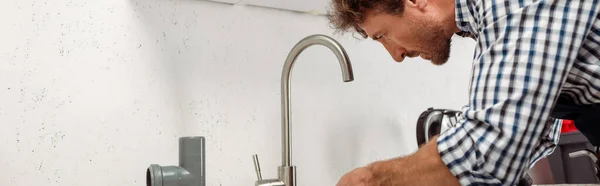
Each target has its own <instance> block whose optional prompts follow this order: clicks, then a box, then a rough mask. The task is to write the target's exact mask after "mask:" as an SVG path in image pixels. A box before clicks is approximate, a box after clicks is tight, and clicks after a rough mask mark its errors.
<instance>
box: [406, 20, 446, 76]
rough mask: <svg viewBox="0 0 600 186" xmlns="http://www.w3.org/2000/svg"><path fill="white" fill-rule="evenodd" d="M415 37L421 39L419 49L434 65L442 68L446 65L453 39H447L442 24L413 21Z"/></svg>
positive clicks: (430, 21)
mask: <svg viewBox="0 0 600 186" xmlns="http://www.w3.org/2000/svg"><path fill="white" fill-rule="evenodd" d="M413 24H414V28H415V29H413V30H415V33H414V34H415V36H416V37H417V38H419V40H420V41H421V42H419V48H420V49H421V51H422V52H424V53H425V54H426V55H427V56H428V58H429V61H431V63H432V64H434V65H437V66H440V65H443V64H446V62H448V59H449V58H450V45H451V42H452V39H451V38H452V37H447V36H446V33H447V32H445V30H444V29H443V28H444V27H443V26H442V24H440V23H438V22H435V21H432V20H428V21H413Z"/></svg>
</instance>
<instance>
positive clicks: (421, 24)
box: [359, 0, 452, 65]
mask: <svg viewBox="0 0 600 186" xmlns="http://www.w3.org/2000/svg"><path fill="white" fill-rule="evenodd" d="M406 2H407V3H412V2H411V1H409V0H407V1H406ZM436 16H437V14H434V13H427V11H426V9H424V8H423V9H422V8H421V7H420V6H419V5H415V6H414V7H413V6H410V5H407V6H406V8H405V10H404V13H403V14H402V15H391V14H387V13H382V12H376V11H371V12H368V13H367V16H366V19H365V21H364V22H363V24H360V25H359V26H360V27H361V29H363V30H364V31H365V32H366V34H367V35H368V36H369V37H371V38H372V39H373V40H376V41H378V42H380V43H381V44H383V46H384V47H385V49H386V50H387V51H388V53H390V55H391V56H392V58H393V59H394V61H396V62H402V61H403V60H404V59H405V58H406V57H416V56H420V57H421V58H423V59H425V60H429V61H431V63H432V64H434V65H443V64H445V63H446V62H447V61H448V58H449V57H450V42H451V38H452V33H449V32H447V31H446V30H447V29H445V28H444V26H443V24H442V21H441V20H440V19H436ZM438 17H439V16H438Z"/></svg>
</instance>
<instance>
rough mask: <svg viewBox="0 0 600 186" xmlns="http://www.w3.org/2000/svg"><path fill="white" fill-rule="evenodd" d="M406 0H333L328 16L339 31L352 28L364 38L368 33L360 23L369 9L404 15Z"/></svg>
mask: <svg viewBox="0 0 600 186" xmlns="http://www.w3.org/2000/svg"><path fill="white" fill-rule="evenodd" d="M404 1H405V0H332V1H331V5H330V8H329V12H328V14H327V17H328V18H329V22H330V23H331V25H332V26H333V28H334V29H336V30H337V32H346V31H348V30H350V29H354V31H356V32H358V33H359V34H360V35H361V36H362V37H363V38H367V37H368V35H367V34H366V33H365V31H364V30H362V29H361V28H360V27H359V26H358V25H359V24H361V23H363V22H364V21H365V17H366V14H367V12H368V11H375V12H376V13H387V14H391V15H402V13H403V12H404Z"/></svg>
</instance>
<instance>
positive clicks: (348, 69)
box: [281, 34, 354, 167]
mask: <svg viewBox="0 0 600 186" xmlns="http://www.w3.org/2000/svg"><path fill="white" fill-rule="evenodd" d="M313 45H323V46H325V47H327V48H329V49H330V50H331V51H332V52H333V53H334V54H335V56H336V57H337V59H338V62H339V63H340V67H341V69H342V77H343V81H344V82H351V81H353V80H354V74H353V71H352V65H351V63H350V59H349V58H348V54H346V51H345V50H344V48H343V47H342V45H340V43H338V42H337V41H335V40H334V39H333V38H331V37H329V36H325V35H321V34H315V35H310V36H308V37H305V38H304V39H302V40H300V42H298V43H297V44H296V45H295V46H294V48H292V50H291V51H290V53H289V55H288V57H287V59H286V60H285V64H284V66H283V72H282V74H281V97H282V99H281V102H282V103H281V106H282V109H281V110H282V114H281V116H282V151H283V153H282V167H289V166H292V157H291V146H292V144H291V139H290V138H291V136H290V77H291V76H290V75H291V72H292V68H293V66H294V62H295V61H296V59H297V58H298V55H299V54H300V53H302V51H304V49H306V48H308V47H310V46H313Z"/></svg>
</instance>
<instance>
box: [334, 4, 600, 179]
mask: <svg viewBox="0 0 600 186" xmlns="http://www.w3.org/2000/svg"><path fill="white" fill-rule="evenodd" d="M332 5H333V6H332V7H333V9H332V11H331V12H330V13H329V14H330V17H329V18H330V21H331V23H332V25H334V26H335V28H336V29H338V31H356V32H358V33H359V34H361V35H362V36H363V37H365V38H366V37H370V38H372V39H373V40H375V41H377V42H380V43H381V44H382V45H383V46H384V47H385V49H386V50H387V51H388V52H389V54H390V55H391V56H392V58H393V59H394V60H395V61H397V62H401V61H403V60H404V59H405V58H406V57H417V56H420V57H421V58H423V59H427V60H430V61H431V62H432V63H433V64H435V65H443V64H444V63H445V62H446V61H447V60H448V58H449V56H450V55H449V54H450V39H451V37H452V36H453V35H455V34H457V35H459V36H462V37H469V38H472V39H474V40H475V41H476V42H477V45H476V48H475V51H474V56H473V61H472V64H473V65H472V67H473V69H472V78H471V84H470V89H469V90H470V93H469V104H468V106H467V107H465V109H464V110H463V112H464V113H463V114H464V116H465V117H466V121H465V122H463V123H461V124H459V125H457V126H456V127H454V128H451V129H449V130H448V131H446V132H443V133H442V134H440V135H439V136H438V137H436V138H434V139H433V140H431V141H430V143H428V144H426V145H424V146H423V147H421V148H420V149H419V150H418V151H417V152H416V153H414V154H411V155H410V156H407V157H399V158H394V159H389V160H382V161H377V162H374V163H371V164H369V165H367V166H365V167H361V168H357V169H355V170H353V171H351V172H349V173H347V174H346V175H344V176H343V177H342V178H341V179H340V181H339V183H338V186H379V185H386V186H387V185H411V186H413V185H414V186H422V185H516V184H518V182H519V180H520V179H521V178H522V176H523V175H524V174H525V173H526V172H527V171H528V169H529V168H530V167H531V166H532V165H533V164H534V163H535V162H536V161H537V160H539V159H541V158H543V157H545V156H548V155H549V154H551V153H552V152H553V150H554V148H555V147H556V144H557V140H558V137H559V133H560V120H555V118H558V119H573V120H575V124H576V126H577V127H578V129H579V130H580V131H581V132H582V133H583V134H584V135H585V136H586V137H587V138H588V140H589V141H590V142H591V143H592V144H593V145H595V146H598V145H600V139H599V138H600V117H599V116H598V115H600V109H599V108H600V106H598V105H600V17H599V16H600V14H599V12H600V11H599V9H600V0H579V1H569V0H537V1H533V0H513V1H500V0H333V2H332ZM555 121H556V122H555Z"/></svg>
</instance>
